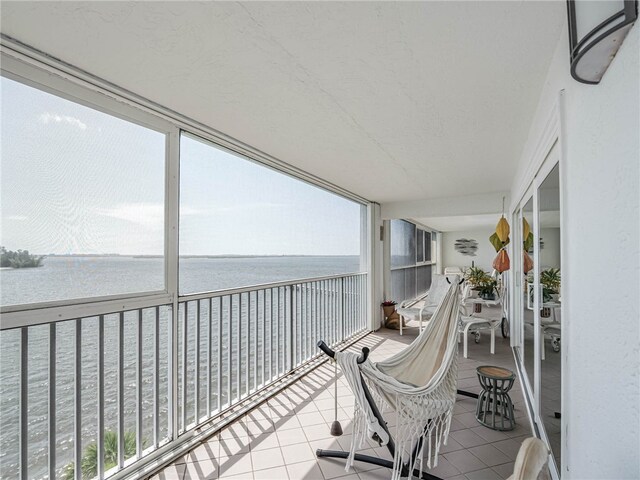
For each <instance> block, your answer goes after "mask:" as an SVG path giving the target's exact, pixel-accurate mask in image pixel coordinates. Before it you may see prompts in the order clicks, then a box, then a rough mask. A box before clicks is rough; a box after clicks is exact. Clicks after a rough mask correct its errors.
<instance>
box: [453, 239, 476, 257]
mask: <svg viewBox="0 0 640 480" xmlns="http://www.w3.org/2000/svg"><path fill="white" fill-rule="evenodd" d="M453 248H454V249H455V251H456V252H458V253H460V254H461V255H468V256H469V257H475V256H476V252H477V251H478V242H476V241H475V240H474V239H473V238H459V239H457V240H456V243H455V244H454V245H453Z"/></svg>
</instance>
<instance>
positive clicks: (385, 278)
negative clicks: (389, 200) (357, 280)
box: [382, 220, 391, 300]
mask: <svg viewBox="0 0 640 480" xmlns="http://www.w3.org/2000/svg"><path fill="white" fill-rule="evenodd" d="M382 223H383V225H382V228H383V231H382V238H383V240H382V299H383V300H388V299H391V221H390V220H384V221H383V222H382Z"/></svg>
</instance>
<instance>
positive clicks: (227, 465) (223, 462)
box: [194, 455, 253, 478]
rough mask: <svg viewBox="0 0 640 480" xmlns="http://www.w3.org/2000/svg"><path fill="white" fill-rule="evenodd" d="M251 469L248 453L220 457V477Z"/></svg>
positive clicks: (236, 474)
mask: <svg viewBox="0 0 640 480" xmlns="http://www.w3.org/2000/svg"><path fill="white" fill-rule="evenodd" d="M252 471H253V466H252V465H251V456H250V455H234V456H233V457H227V458H223V459H220V466H219V472H220V475H219V476H220V478H223V477H228V476H238V475H242V474H245V473H251V472H252ZM194 478H198V477H194Z"/></svg>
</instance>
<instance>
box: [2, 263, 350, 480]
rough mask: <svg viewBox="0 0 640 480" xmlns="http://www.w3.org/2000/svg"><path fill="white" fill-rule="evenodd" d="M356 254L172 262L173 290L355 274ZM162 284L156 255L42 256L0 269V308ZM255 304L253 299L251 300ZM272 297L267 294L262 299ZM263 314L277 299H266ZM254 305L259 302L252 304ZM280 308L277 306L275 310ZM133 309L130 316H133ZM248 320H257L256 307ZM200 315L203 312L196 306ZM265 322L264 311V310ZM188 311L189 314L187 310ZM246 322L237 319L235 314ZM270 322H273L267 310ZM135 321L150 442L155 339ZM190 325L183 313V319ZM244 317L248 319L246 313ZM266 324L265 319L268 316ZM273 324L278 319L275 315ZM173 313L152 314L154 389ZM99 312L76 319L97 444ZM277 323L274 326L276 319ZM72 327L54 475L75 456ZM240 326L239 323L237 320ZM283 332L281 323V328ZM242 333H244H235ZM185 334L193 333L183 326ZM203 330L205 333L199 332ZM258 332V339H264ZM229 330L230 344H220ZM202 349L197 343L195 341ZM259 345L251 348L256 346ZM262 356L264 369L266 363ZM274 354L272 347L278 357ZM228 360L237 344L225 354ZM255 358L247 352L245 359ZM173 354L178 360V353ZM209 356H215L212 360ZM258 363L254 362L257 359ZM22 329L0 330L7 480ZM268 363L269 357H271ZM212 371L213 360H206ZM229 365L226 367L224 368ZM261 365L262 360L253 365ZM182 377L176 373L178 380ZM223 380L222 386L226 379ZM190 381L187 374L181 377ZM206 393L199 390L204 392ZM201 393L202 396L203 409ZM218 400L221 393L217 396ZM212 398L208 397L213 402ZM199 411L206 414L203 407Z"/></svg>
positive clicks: (43, 431)
mask: <svg viewBox="0 0 640 480" xmlns="http://www.w3.org/2000/svg"><path fill="white" fill-rule="evenodd" d="M359 270H360V268H359V257H357V256H342V257H324V256H323V257H250V258H249V257H247V258H184V259H181V261H180V293H181V294H186V293H194V292H203V291H211V290H220V289H226V288H234V287H242V286H249V285H256V284H263V283H271V282H276V281H285V280H294V279H300V278H312V277H319V276H326V275H333V274H345V273H353V272H358V271H359ZM163 289H164V262H163V259H161V258H149V257H120V256H113V257H48V258H46V259H45V261H44V266H42V267H40V268H30V269H16V270H4V269H3V270H1V271H0V290H1V291H0V298H1V301H2V305H17V304H26V303H33V302H45V301H55V300H69V299H74V298H88V297H96V296H103V295H114V294H127V293H139V292H143V291H154V290H155V291H157V290H163ZM256 301H257V300H256ZM269 301H271V300H269ZM267 307H268V308H269V311H270V312H272V311H273V310H274V309H279V308H280V305H279V304H278V303H276V304H268V305H267ZM256 308H257V307H256ZM282 311H284V306H283V308H282ZM131 313H135V312H131ZM254 313H255V314H253V313H252V315H251V318H252V319H254V321H255V319H258V317H259V315H258V313H259V312H257V311H256V312H254ZM203 315H206V312H204V311H203ZM263 315H264V316H265V317H264V318H265V319H266V318H267V317H266V313H264V312H263ZM190 316H191V315H190ZM218 318H219V319H221V320H218V321H222V322H223V323H225V326H224V328H223V334H222V337H221V338H220V339H219V340H220V342H218V345H220V346H221V347H220V348H221V349H222V350H223V358H224V359H226V358H227V357H228V353H229V352H228V350H226V345H227V344H228V343H232V344H233V347H232V349H233V348H236V347H235V342H236V337H234V335H237V333H236V334H234V333H233V331H232V329H231V330H230V329H229V327H228V325H226V323H228V322H226V320H225V319H224V317H223V315H222V314H220V315H219V316H218ZM243 318H244V317H243ZM268 318H269V319H273V318H274V317H272V315H271V314H270V315H269V317H268ZM136 319H137V314H136V315H132V316H127V317H126V318H125V343H124V379H125V381H124V383H125V391H124V400H125V402H124V411H125V428H126V430H134V429H135V415H136V351H137V350H136V339H137V330H136V328H137V321H136ZM142 320H143V336H142V344H143V358H142V366H143V387H142V391H143V398H142V403H143V428H142V430H143V437H144V439H145V442H146V445H147V446H148V445H149V444H150V441H151V440H152V432H153V371H154V363H153V360H154V359H153V352H154V349H153V345H154V340H155V330H154V325H155V313H154V310H153V309H147V310H143V311H142ZM189 321H191V319H190V320H189ZM243 321H245V322H246V321H248V320H246V319H244V320H243ZM270 321H272V320H270ZM276 321H278V322H282V320H281V319H278V318H277V317H276ZM117 322H118V317H117V315H114V316H106V317H105V359H104V363H105V375H104V388H105V416H104V418H105V428H106V430H116V425H117V423H116V422H117V401H116V398H117V395H116V392H117V388H116V387H117V351H116V350H117V349H115V348H113V347H114V346H116V345H117V332H118V323H117ZM170 322H171V315H170V311H169V309H168V308H162V309H161V310H160V322H159V323H160V331H159V332H158V334H159V338H160V343H161V349H160V364H161V365H162V366H163V367H162V368H160V378H159V386H160V391H161V392H167V391H168V375H167V373H168V358H167V355H166V353H167V349H166V345H167V344H168V329H169V326H170ZM97 325H98V319H97V318H90V319H85V320H83V322H82V333H81V335H82V396H81V406H82V408H81V410H82V418H83V421H82V429H81V430H82V445H83V448H84V447H86V445H87V444H89V443H91V442H93V441H95V437H96V431H97V426H96V425H97V420H96V418H97V413H96V412H97V380H98V377H97V362H96V358H97V356H96V352H97V333H96V332H97ZM280 326H282V324H281V325H280ZM75 328H76V323H75V322H74V321H73V320H72V321H64V322H60V323H59V324H58V327H57V329H56V340H57V341H56V346H57V352H56V440H57V445H56V457H57V459H56V460H57V461H56V464H57V467H58V474H59V475H62V472H63V470H64V467H65V465H67V464H68V463H69V462H70V461H71V460H72V458H73V427H74V398H75V390H74V385H75V384H74V381H75V378H74V366H75V360H74V345H75ZM245 328H247V326H245ZM253 328H256V329H259V328H262V329H265V330H266V329H268V330H267V335H270V336H271V338H272V339H273V338H274V335H276V337H275V338H276V340H277V332H280V331H281V330H280V328H279V327H278V328H275V326H274V325H267V326H264V324H263V326H262V327H260V326H259V325H258V324H257V322H256V324H255V325H253ZM282 328H283V330H282V331H284V327H283V326H282ZM243 331H246V330H243ZM191 332H192V330H191ZM203 332H204V330H203ZM262 334H263V332H261V335H260V338H262ZM229 335H231V337H232V339H233V342H228V341H227V340H228V338H229ZM48 339H49V337H48V326H46V325H43V326H35V327H31V328H29V342H28V346H29V353H28V358H29V376H28V386H29V397H28V398H29V403H28V407H29V408H28V430H29V452H28V453H29V459H28V464H29V474H28V477H29V478H35V479H39V478H46V476H47V475H46V472H47V461H48V456H47V442H48V425H47V419H48V405H47V401H48V388H49V384H48V352H49V345H48ZM188 343H189V347H188V361H189V362H190V364H189V365H188V368H189V371H191V370H193V371H195V367H194V365H192V363H193V362H192V360H193V358H194V355H193V351H194V350H195V341H194V340H193V341H192V338H191V337H190V339H189V342H188ZM238 344H239V345H242V346H243V347H241V348H246V339H244V338H243V339H240V340H238ZM201 348H202V343H201ZM264 348H265V345H263V344H261V343H260V344H258V345H254V349H255V350H256V352H252V353H251V355H257V351H258V349H264ZM272 353H274V352H270V354H269V358H268V360H267V362H268V365H267V367H268V368H272V365H271V362H272V361H273V357H272V355H271V354H272ZM277 354H279V353H277ZM230 358H233V359H235V358H236V357H235V350H233V351H232V357H230ZM250 358H253V357H250ZM179 360H180V359H179ZM216 361H217V360H216ZM260 361H262V360H260ZM19 365H20V330H19V329H17V330H7V331H2V332H0V478H2V479H5V478H6V479H13V478H17V476H18V472H19V470H18V461H19V456H18V448H19V380H20V368H19ZM274 365H275V363H274ZM213 367H214V370H216V371H217V363H214V365H213ZM221 367H223V368H221V370H222V371H227V370H232V369H233V368H235V369H237V370H239V371H242V370H243V369H244V368H248V367H247V366H246V365H245V361H244V359H243V360H242V364H241V365H229V366H228V365H224V361H223V365H221ZM228 367H232V368H228ZM259 367H260V368H261V369H262V368H263V367H264V365H260V366H259ZM178 380H179V381H180V378H179V379H178ZM229 381H230V379H228V378H226V377H225V378H223V379H221V382H223V383H224V382H229ZM188 384H192V380H190V381H188ZM203 394H204V392H201V395H203ZM205 398H206V397H203V396H201V402H200V403H201V405H203V404H204V399H205ZM220 401H221V402H222V403H225V402H226V399H225V398H222V399H220ZM216 402H218V399H217V398H215V399H212V404H213V405H215V404H216ZM159 407H160V408H159V409H160V428H161V432H160V434H161V437H164V436H166V434H167V431H168V421H169V419H168V413H167V412H168V410H167V396H166V394H162V395H161V396H160V406H159ZM202 413H205V412H204V411H203V412H202Z"/></svg>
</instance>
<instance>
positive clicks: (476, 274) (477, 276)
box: [464, 267, 488, 288]
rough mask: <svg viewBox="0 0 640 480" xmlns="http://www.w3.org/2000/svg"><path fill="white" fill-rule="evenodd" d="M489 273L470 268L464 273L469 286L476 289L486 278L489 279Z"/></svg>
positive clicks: (477, 268) (478, 268)
mask: <svg viewBox="0 0 640 480" xmlns="http://www.w3.org/2000/svg"><path fill="white" fill-rule="evenodd" d="M487 276H488V275H487V272H485V271H484V270H483V269H481V268H480V267H470V268H468V269H467V270H466V271H465V272H464V278H465V280H466V281H467V282H469V284H470V285H471V286H472V287H473V288H475V287H477V286H478V285H479V284H480V283H482V281H483V280H484V278H485V277H487Z"/></svg>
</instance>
